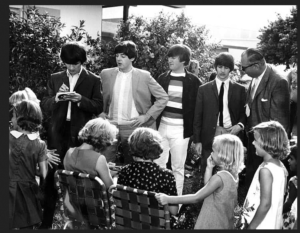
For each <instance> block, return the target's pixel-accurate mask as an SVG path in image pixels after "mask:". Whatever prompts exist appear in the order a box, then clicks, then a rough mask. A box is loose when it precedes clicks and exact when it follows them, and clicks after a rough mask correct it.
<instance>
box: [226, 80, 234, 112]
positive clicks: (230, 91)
mask: <svg viewBox="0 0 300 233" xmlns="http://www.w3.org/2000/svg"><path fill="white" fill-rule="evenodd" d="M233 88H234V85H233V83H232V81H231V80H229V87H228V96H227V97H228V103H230V98H231V96H232V93H233ZM228 106H229V105H228Z"/></svg>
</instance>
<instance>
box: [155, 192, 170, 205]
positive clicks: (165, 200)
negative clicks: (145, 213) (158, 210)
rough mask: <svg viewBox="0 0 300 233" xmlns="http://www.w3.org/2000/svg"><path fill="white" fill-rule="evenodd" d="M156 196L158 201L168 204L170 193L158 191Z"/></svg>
mask: <svg viewBox="0 0 300 233" xmlns="http://www.w3.org/2000/svg"><path fill="white" fill-rule="evenodd" d="M155 198H156V200H157V201H158V203H159V204H161V205H166V204H168V195H166V194H163V193H157V194H155Z"/></svg>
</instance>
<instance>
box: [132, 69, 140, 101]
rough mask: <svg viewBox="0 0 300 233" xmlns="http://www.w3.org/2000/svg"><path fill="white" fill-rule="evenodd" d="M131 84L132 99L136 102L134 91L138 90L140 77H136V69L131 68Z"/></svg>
mask: <svg viewBox="0 0 300 233" xmlns="http://www.w3.org/2000/svg"><path fill="white" fill-rule="evenodd" d="M131 80H132V81H131V83H132V97H133V100H134V101H135V100H136V91H135V90H137V89H138V84H139V81H140V77H139V76H138V75H137V73H136V69H134V68H133V71H132V78H131Z"/></svg>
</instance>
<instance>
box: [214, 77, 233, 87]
mask: <svg viewBox="0 0 300 233" xmlns="http://www.w3.org/2000/svg"><path fill="white" fill-rule="evenodd" d="M215 80H216V83H217V85H218V86H221V85H222V83H223V82H224V86H228V85H229V81H230V78H228V79H226V81H222V80H220V79H219V78H218V77H216V78H215Z"/></svg>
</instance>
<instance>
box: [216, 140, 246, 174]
mask: <svg viewBox="0 0 300 233" xmlns="http://www.w3.org/2000/svg"><path fill="white" fill-rule="evenodd" d="M213 147H214V148H215V149H216V151H217V153H218V157H219V159H220V164H219V166H220V167H221V168H222V169H224V170H226V171H229V172H230V173H231V174H233V175H237V174H238V173H239V172H241V171H242V170H243V169H244V167H245V165H244V147H243V143H242V142H241V140H240V139H239V138H238V137H237V136H235V135H232V134H222V135H219V136H216V137H215V138H214V143H213Z"/></svg>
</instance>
